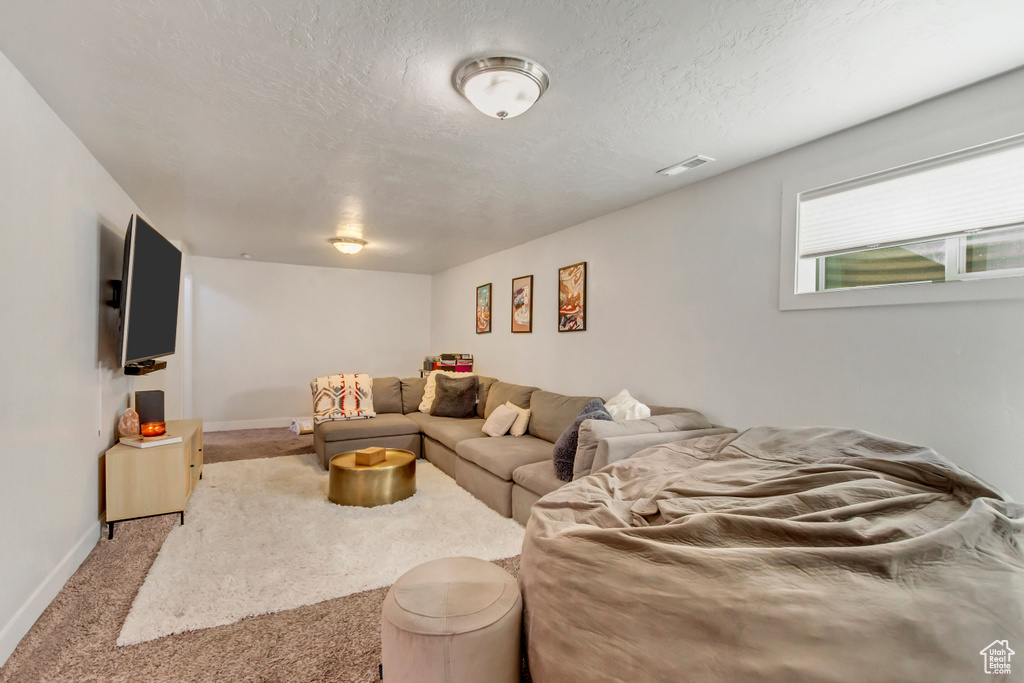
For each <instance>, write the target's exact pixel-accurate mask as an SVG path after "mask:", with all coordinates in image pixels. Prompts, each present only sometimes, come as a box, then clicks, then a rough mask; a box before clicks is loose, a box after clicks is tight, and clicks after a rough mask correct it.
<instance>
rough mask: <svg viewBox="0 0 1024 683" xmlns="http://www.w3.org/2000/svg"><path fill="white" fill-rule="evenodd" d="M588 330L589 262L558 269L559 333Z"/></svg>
mask: <svg viewBox="0 0 1024 683" xmlns="http://www.w3.org/2000/svg"><path fill="white" fill-rule="evenodd" d="M586 329H587V262H586V261H583V262H582V263H574V264H573V265H571V266H566V267H565V268H559V269H558V331H559V332H583V331H584V330H586Z"/></svg>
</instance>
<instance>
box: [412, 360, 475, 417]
mask: <svg viewBox="0 0 1024 683" xmlns="http://www.w3.org/2000/svg"><path fill="white" fill-rule="evenodd" d="M438 373H441V374H442V375H447V376H449V377H472V376H473V373H472V372H455V371H454V370H431V371H430V374H429V375H427V385H426V386H425V387H423V400H421V401H420V412H421V413H427V414H428V415H429V414H430V406H432V405H434V396H435V394H436V393H437V379H436V377H437V374H438Z"/></svg>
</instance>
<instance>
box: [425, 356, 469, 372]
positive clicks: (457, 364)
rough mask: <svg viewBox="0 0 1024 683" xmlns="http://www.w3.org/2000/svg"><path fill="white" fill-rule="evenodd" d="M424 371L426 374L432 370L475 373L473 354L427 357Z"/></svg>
mask: <svg viewBox="0 0 1024 683" xmlns="http://www.w3.org/2000/svg"><path fill="white" fill-rule="evenodd" d="M423 370H424V372H430V371H431V370H448V371H450V372H473V354H471V353H442V354H441V355H440V356H427V357H426V358H424V359H423Z"/></svg>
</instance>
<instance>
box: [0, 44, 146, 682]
mask: <svg viewBox="0 0 1024 683" xmlns="http://www.w3.org/2000/svg"><path fill="white" fill-rule="evenodd" d="M0 131H3V132H2V134H0V235H2V237H3V241H2V248H0V349H2V350H3V353H0V434H2V435H3V439H2V440H0V558H2V559H0V586H2V589H0V664H2V663H3V662H4V661H6V659H7V657H8V656H9V655H10V653H11V651H13V649H14V646H15V645H17V643H18V641H19V640H20V639H21V637H22V636H23V635H24V634H25V633H26V632H27V631H28V629H29V628H30V627H31V626H32V624H33V623H34V622H35V620H36V618H37V617H38V616H39V615H40V614H41V613H42V611H43V609H45V607H46V606H47V604H49V602H50V600H52V599H53V597H54V596H55V595H56V594H57V592H58V591H59V590H60V588H61V586H63V584H64V581H65V580H66V579H67V578H68V577H69V576H70V575H71V574H72V573H73V572H74V571H75V569H76V568H77V567H78V565H79V564H80V563H81V562H82V560H83V559H84V558H85V556H86V555H88V553H89V551H90V550H91V549H92V547H93V545H94V544H95V543H96V541H97V539H98V538H99V534H100V521H99V520H100V517H101V512H102V501H101V487H100V481H101V476H100V473H101V463H102V460H101V457H102V455H103V452H104V451H105V450H106V449H107V448H109V447H110V445H111V444H112V443H113V439H114V427H115V425H116V422H117V418H118V416H119V414H120V412H121V411H122V410H123V408H124V407H125V401H126V395H127V393H128V391H129V389H130V385H129V380H128V379H127V378H125V377H124V375H123V374H122V373H121V370H120V369H119V368H118V367H117V351H116V346H117V342H116V338H117V313H116V311H115V310H114V309H110V308H107V307H106V306H104V305H103V304H102V303H101V300H102V299H103V298H104V296H105V295H107V294H108V292H107V291H106V288H105V281H106V280H107V279H118V278H120V268H121V254H122V250H123V248H124V230H125V227H126V226H127V225H128V219H129V217H130V216H131V214H132V213H133V212H139V209H138V207H137V206H136V205H135V204H134V203H133V202H132V200H131V199H130V198H129V197H128V196H127V195H126V194H125V193H124V191H123V190H122V189H121V188H120V187H119V186H118V185H117V183H115V182H114V180H113V179H112V178H111V177H110V176H109V175H108V174H107V172H106V171H105V170H104V169H103V168H102V167H101V166H100V164H99V163H98V162H97V161H96V159H94V158H93V157H92V155H91V154H90V153H89V151H88V150H87V149H86V148H85V146H84V145H83V144H82V143H81V142H80V141H79V140H78V138H76V137H75V135H74V134H73V133H72V132H71V131H70V130H69V129H68V128H67V127H66V126H65V125H64V124H63V122H61V120H60V119H59V118H58V117H57V115H56V114H55V113H54V112H53V111H52V110H51V109H50V108H49V107H48V106H47V105H46V103H45V102H44V101H43V100H42V98H41V97H39V95H38V94H37V93H36V92H35V90H33V89H32V87H31V86H30V85H29V84H28V82H27V81H26V80H25V79H24V78H23V77H22V76H21V74H20V73H18V71H17V70H16V69H15V68H14V67H13V66H12V65H11V63H10V62H9V61H8V60H7V58H6V57H5V56H3V55H2V54H0ZM157 374H159V373H157ZM152 382H153V383H155V384H156V385H157V386H156V388H161V387H160V386H159V384H160V379H159V378H158V377H157V375H154V379H153V380H152Z"/></svg>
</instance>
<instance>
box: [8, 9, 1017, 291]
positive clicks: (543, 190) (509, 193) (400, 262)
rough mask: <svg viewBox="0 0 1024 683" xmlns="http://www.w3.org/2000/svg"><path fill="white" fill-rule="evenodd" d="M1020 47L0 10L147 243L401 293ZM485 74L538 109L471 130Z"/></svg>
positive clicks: (909, 24) (352, 13)
mask: <svg viewBox="0 0 1024 683" xmlns="http://www.w3.org/2000/svg"><path fill="white" fill-rule="evenodd" d="M1021 26H1024V2H1022V1H1021V0H916V1H913V0H759V1H758V0H748V1H729V0H725V1H719V2H709V1H707V0H662V1H647V2H644V1H641V0H602V1H592V2H586V1H579V2H564V1H563V2H552V0H543V1H536V0H527V1H524V2H508V1H505V2H501V1H498V0H357V1H350V2H343V1H341V0H335V1H334V2H327V1H324V2H316V1H314V0H81V1H76V2H68V0H31V1H24V0H0V51H3V53H4V54H6V55H7V57H8V58H9V59H10V60H11V61H12V62H13V63H14V65H15V66H16V67H18V69H20V70H21V72H22V73H23V74H24V75H25V76H26V77H27V78H28V80H29V81H30V82H31V83H32V84H33V85H34V86H35V87H36V89H37V90H38V91H39V93H40V94H41V95H42V96H43V97H44V98H45V99H46V100H47V102H48V103H49V104H50V105H51V106H52V107H53V109H54V110H55V111H56V112H57V113H58V114H59V115H60V116H61V118H62V119H63V120H64V121H65V122H66V123H67V124H68V126H70V128H71V129H72V130H73V131H74V132H75V133H76V134H77V135H78V136H79V137H80V138H81V139H82V141H83V142H84V143H85V144H86V146H87V147H88V148H89V149H90V150H91V151H92V153H93V154H94V155H95V156H96V157H97V158H98V159H99V160H100V162H101V163H102V164H103V165H104V166H105V167H106V168H107V169H108V170H109V172H110V173H111V175H112V176H113V177H114V178H115V179H116V180H117V181H118V182H119V183H120V184H121V186H122V187H124V189H125V190H126V191H127V192H128V193H129V194H130V195H131V196H132V198H133V199H134V200H135V201H136V202H137V203H138V205H139V206H140V207H141V208H142V210H143V211H145V212H146V214H147V215H148V216H149V217H150V218H151V219H152V221H153V223H154V224H155V225H156V227H157V229H159V230H161V231H162V232H163V233H164V234H165V235H167V236H168V237H171V238H179V239H182V240H184V241H185V242H186V243H187V244H188V245H189V246H190V248H191V249H192V251H193V252H194V253H196V254H199V255H206V256H221V257H238V256H239V254H240V253H242V252H248V253H250V254H252V255H253V258H255V259H257V260H264V261H279V262H286V263H300V264H310V265H325V266H344V267H354V268H371V269H377V270H395V271H408V272H421V273H429V272H436V271H439V270H442V269H444V268H448V267H450V266H453V265H456V264H459V263H463V262H466V261H469V260H472V259H474V258H477V257H480V256H483V255H485V254H489V253H492V252H495V251H498V250H501V249H504V248H507V247H510V246H513V245H516V244H519V243H522V242H525V241H527V240H529V239H533V238H535V237H539V236H541V235H544V234H547V233H550V232H554V231H556V230H560V229H562V228H565V227H568V226H570V225H574V224H576V223H579V222H581V221H584V220H587V219H589V218H593V217H595V216H598V215H601V214H604V213H608V212H610V211H613V210H616V209H619V208H623V207H625V206H629V205H631V204H634V203H636V202H639V201H642V200H644V199H647V198H650V197H653V196H656V195H659V194H663V193H665V192H668V191H671V190H673V189H676V188H678V187H680V186H682V185H684V184H686V183H689V182H694V181H697V180H701V179H703V178H707V177H708V176H710V175H712V174H715V173H721V172H722V171H725V170H728V169H730V168H734V167H736V166H739V165H741V164H744V163H747V162H750V161H753V160H755V159H758V158H761V157H764V156H767V155H769V154H772V153H774V152H778V151H780V150H783V149H786V148H789V147H792V146H794V145H796V144H799V143H802V142H806V141H808V140H812V139H814V138H817V137H820V136H822V135H825V134H827V133H831V132H834V131H837V130H840V129H842V128H845V127H848V126H850V125H853V124H856V123H859V122H862V121H865V120H867V119H870V118H874V117H877V116H880V115H883V114H886V113H888V112H891V111H893V110H895V109H899V108H901V107H904V106H907V105H910V104H913V103H915V102H918V101H921V100H923V99H926V98H928V97H932V96H935V95H938V94H941V93H943V92H947V91H949V90H952V89H955V88H957V87H961V86H964V85H967V84H969V83H972V82H975V81H978V80H980V79H983V78H986V77H989V76H992V75H995V74H997V73H1000V72H1003V71H1006V70H1009V69H1012V68H1015V67H1018V66H1020V65H1021V64H1024V40H1022V39H1021V37H1020V28H1021ZM489 54H511V55H522V56H527V57H530V58H533V59H535V60H537V61H538V62H540V63H541V64H543V65H544V66H545V67H546V68H547V70H548V71H549V72H550V74H551V80H552V83H551V87H550V89H549V90H548V92H547V94H545V95H544V97H543V98H542V99H541V100H540V102H538V103H537V105H536V106H535V107H534V108H533V109H531V110H530V111H528V112H527V113H525V114H524V115H522V116H520V117H518V118H516V119H512V120H508V121H497V120H495V119H491V118H488V117H486V116H484V115H483V114H480V113H479V112H477V111H476V110H474V109H473V108H472V106H471V105H470V104H469V103H468V102H466V101H465V100H463V99H462V98H461V97H460V96H459V95H458V94H457V93H456V92H455V90H454V89H453V88H452V85H451V75H452V72H453V71H454V69H455V68H456V67H457V66H458V65H459V64H460V63H461V62H462V61H464V60H465V59H467V58H471V57H479V56H485V55H489ZM697 153H701V154H706V155H709V156H712V157H715V158H716V159H717V160H718V161H717V162H716V163H714V164H709V165H708V166H706V167H704V168H702V169H699V170H695V171H691V172H687V173H685V174H683V175H681V176H677V177H675V178H664V177H662V176H658V175H656V174H655V171H656V170H658V169H660V168H662V167H664V166H668V165H670V164H672V163H675V162H677V161H680V160H682V159H684V158H686V157H689V156H691V155H693V154H697ZM124 219H125V220H124V222H125V223H126V224H127V216H125V217H124ZM335 235H352V236H360V237H363V238H364V239H366V240H368V241H369V243H370V246H369V247H367V249H365V250H364V252H363V253H362V254H360V255H358V256H356V257H345V256H342V255H341V254H339V253H337V252H336V251H335V250H334V249H332V248H331V247H330V246H329V245H328V243H327V239H328V238H329V237H332V236H335Z"/></svg>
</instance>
